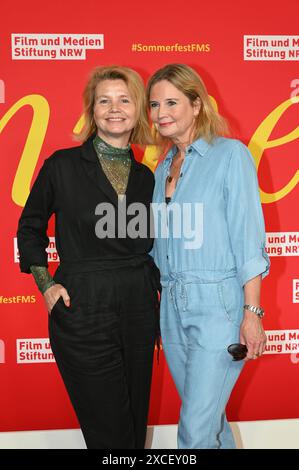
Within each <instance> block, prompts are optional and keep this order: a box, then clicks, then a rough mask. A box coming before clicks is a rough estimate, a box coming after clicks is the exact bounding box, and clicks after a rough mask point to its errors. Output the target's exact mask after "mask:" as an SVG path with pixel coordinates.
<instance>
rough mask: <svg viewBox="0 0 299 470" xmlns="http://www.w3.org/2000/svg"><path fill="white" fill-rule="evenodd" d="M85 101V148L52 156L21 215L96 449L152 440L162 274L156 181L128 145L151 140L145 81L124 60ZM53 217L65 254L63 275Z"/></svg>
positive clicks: (27, 255) (64, 365) (94, 84)
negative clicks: (157, 254)
mask: <svg viewBox="0 0 299 470" xmlns="http://www.w3.org/2000/svg"><path fill="white" fill-rule="evenodd" d="M84 106H85V126H84V128H83V131H82V133H81V135H80V137H81V139H82V141H83V144H82V145H81V146H79V147H73V148H69V149H63V150H58V151H56V152H55V153H54V154H53V155H52V156H51V157H50V158H48V159H46V160H45V162H44V164H43V166H42V168H41V170H40V172H39V175H38V177H37V179H36V181H35V183H34V185H33V187H32V190H31V192H30V195H29V197H28V200H27V203H26V205H25V207H24V210H23V212H22V215H21V218H20V221H19V227H18V234H17V235H18V247H19V252H20V268H21V271H22V272H25V273H32V274H33V276H34V278H35V280H36V282H37V285H38V287H39V289H40V291H41V292H42V294H43V295H44V298H45V302H46V305H47V309H48V312H49V336H50V342H51V347H52V350H53V353H54V355H55V359H56V362H57V365H58V367H59V370H60V373H61V376H62V378H63V380H64V383H65V386H66V389H67V391H68V394H69V397H70V399H71V402H72V404H73V407H74V409H75V412H76V414H77V417H78V420H79V422H80V426H81V429H82V432H83V435H84V438H85V441H86V445H87V447H88V448H97V449H107V448H110V449H111V448H123V449H125V448H127V449H133V448H143V447H144V443H145V436H146V426H147V415H148V404H149V396H150V385H151V375H152V356H153V351H154V343H155V336H156V332H157V315H156V306H157V280H158V275H157V268H156V267H155V265H154V263H153V261H152V258H151V257H150V256H149V254H148V253H149V251H150V250H151V247H152V238H151V236H150V227H149V221H150V202H151V199H152V192H153V186H154V177H153V174H152V173H151V171H150V170H149V169H148V168H147V167H146V166H144V165H142V164H141V163H138V162H137V161H136V160H135V159H134V155H133V152H132V150H131V147H130V144H131V143H134V144H141V145H144V144H147V143H149V142H150V139H151V137H150V130H149V127H148V123H147V116H146V105H145V96H144V88H143V83H142V80H141V78H140V77H139V75H138V74H137V73H136V72H134V71H133V70H131V69H129V68H126V67H118V66H111V67H98V68H97V69H95V70H94V72H93V73H92V75H91V77H90V80H89V82H88V83H87V85H86V88H85V91H84ZM132 203H139V204H140V205H142V207H143V211H141V212H142V214H143V218H142V220H141V222H140V221H139V222H140V224H141V225H142V226H143V227H142V229H144V228H145V229H146V230H145V231H144V230H140V232H138V229H140V227H139V225H140V224H138V223H137V222H136V221H134V217H136V214H135V212H134V211H133V210H131V211H129V212H130V214H131V215H128V214H127V210H126V209H127V208H128V206H129V205H130V204H132ZM131 207H132V206H131ZM120 208H121V209H120ZM52 214H55V219H56V225H55V237H56V245H57V251H58V254H59V257H60V266H59V267H58V269H57V271H56V273H55V275H54V278H53V279H52V278H51V276H50V274H49V272H48V270H47V267H48V263H47V253H46V248H47V246H48V241H49V240H48V237H47V226H48V220H49V218H50V217H51V215H52ZM120 214H122V215H120ZM123 214H125V215H123ZM144 214H145V215H144Z"/></svg>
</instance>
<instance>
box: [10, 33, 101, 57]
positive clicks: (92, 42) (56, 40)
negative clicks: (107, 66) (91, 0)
mask: <svg viewBox="0 0 299 470" xmlns="http://www.w3.org/2000/svg"><path fill="white" fill-rule="evenodd" d="M92 49H96V50H100V49H104V34H85V33H83V34H35V33H12V34H11V58H12V60H85V59H86V51H87V50H92Z"/></svg>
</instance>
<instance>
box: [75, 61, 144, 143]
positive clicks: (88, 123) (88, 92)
mask: <svg viewBox="0 0 299 470" xmlns="http://www.w3.org/2000/svg"><path fill="white" fill-rule="evenodd" d="M103 80H123V81H124V82H125V84H126V85H127V87H128V90H129V93H130V95H131V96H132V99H133V102H134V104H135V106H136V112H137V121H136V125H135V127H134V129H133V130H132V133H131V136H130V143H132V144H137V145H147V144H151V143H153V138H152V134H151V130H150V126H149V122H148V117H147V106H146V96H145V90H144V84H143V81H142V79H141V77H140V75H139V74H138V73H137V72H135V70H132V69H130V68H129V67H122V66H119V65H111V66H103V67H96V68H95V69H94V70H93V71H92V73H91V75H90V78H89V80H88V82H87V84H86V86H85V89H84V92H83V107H84V118H85V123H84V126H83V128H82V131H81V132H80V133H79V134H77V135H76V136H75V138H76V140H80V141H83V142H84V141H85V140H87V139H88V138H89V137H90V136H91V135H92V134H94V133H95V132H96V130H97V127H96V123H95V121H94V117H93V116H94V102H95V90H96V87H97V85H98V84H99V83H100V82H101V81H103Z"/></svg>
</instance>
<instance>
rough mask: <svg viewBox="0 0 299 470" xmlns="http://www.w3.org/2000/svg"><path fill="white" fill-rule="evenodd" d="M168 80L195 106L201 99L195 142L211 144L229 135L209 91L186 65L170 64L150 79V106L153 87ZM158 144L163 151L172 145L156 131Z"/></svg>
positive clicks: (196, 121)
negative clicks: (200, 140)
mask: <svg viewBox="0 0 299 470" xmlns="http://www.w3.org/2000/svg"><path fill="white" fill-rule="evenodd" d="M162 80H167V81H168V82H170V83H171V84H172V85H174V86H175V87H176V88H177V89H178V90H180V91H181V92H182V93H184V95H185V96H186V97H187V98H188V99H189V100H190V103H191V104H193V103H194V102H195V100H196V99H198V98H199V99H200V104H201V106H200V111H199V114H198V116H197V117H196V118H195V122H194V128H193V132H192V139H193V141H194V140H196V139H198V138H199V137H202V138H204V139H205V140H206V141H207V142H211V141H212V140H213V139H214V138H215V137H217V136H220V135H225V134H228V126H227V123H226V121H225V119H224V118H223V117H222V116H220V115H219V114H218V113H217V111H215V109H214V108H213V106H212V103H211V100H210V98H209V95H208V92H207V89H206V87H205V85H204V83H203V81H202V79H201V78H200V76H199V75H198V73H197V72H195V70H194V69H192V68H191V67H189V66H188V65H185V64H168V65H165V66H164V67H162V68H161V69H159V70H157V71H156V72H155V73H154V74H153V75H152V76H151V77H150V79H149V81H148V84H147V87H146V96H147V102H148V106H149V103H150V94H151V90H152V88H153V86H154V85H155V84H156V83H158V82H161V81H162ZM154 138H155V141H156V144H157V145H159V146H160V147H162V149H163V150H165V149H167V148H168V147H169V146H170V145H171V141H170V139H168V138H165V137H163V136H161V135H160V134H159V133H158V132H157V131H156V130H154Z"/></svg>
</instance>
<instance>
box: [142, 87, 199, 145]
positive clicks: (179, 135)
mask: <svg viewBox="0 0 299 470" xmlns="http://www.w3.org/2000/svg"><path fill="white" fill-rule="evenodd" d="M199 110H200V100H199V98H198V99H196V100H195V102H194V103H191V102H190V100H189V98H187V96H186V95H184V93H182V92H181V91H180V90H178V89H177V88H176V87H175V86H174V85H173V84H172V83H170V82H169V81H168V80H161V81H160V82H158V83H156V84H155V85H153V87H152V89H151V92H150V114H151V119H152V121H153V123H154V125H155V127H156V129H157V130H158V131H159V132H160V134H161V135H162V136H163V137H167V138H169V139H171V140H172V141H173V142H175V143H182V144H184V145H188V144H190V143H191V142H192V133H193V129H194V122H195V118H196V117H197V116H198V114H199Z"/></svg>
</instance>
